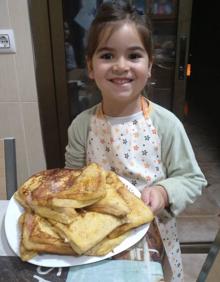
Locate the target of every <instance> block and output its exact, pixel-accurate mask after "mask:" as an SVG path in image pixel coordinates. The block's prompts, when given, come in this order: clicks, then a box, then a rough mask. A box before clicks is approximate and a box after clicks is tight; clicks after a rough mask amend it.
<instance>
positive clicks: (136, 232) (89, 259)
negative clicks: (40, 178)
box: [5, 177, 149, 267]
mask: <svg viewBox="0 0 220 282" xmlns="http://www.w3.org/2000/svg"><path fill="white" fill-rule="evenodd" d="M120 179H121V181H123V183H124V184H125V185H126V186H127V188H128V190H129V191H131V192H133V193H134V194H135V195H136V196H138V197H140V192H139V191H138V190H137V189H136V188H135V187H134V186H133V185H132V184H131V183H130V182H128V181H127V180H126V179H124V178H122V177H120ZM23 211H24V209H23V207H22V206H20V205H19V204H18V202H17V201H16V200H15V198H14V197H12V198H11V200H10V201H9V205H8V208H7V211H6V215H5V232H6V237H7V240H8V243H9V245H10V247H11V248H12V250H13V251H14V252H15V253H16V254H17V255H18V256H19V245H20V237H21V232H20V228H19V225H18V219H19V217H20V215H21V214H22V213H23ZM148 228H149V224H144V225H142V226H139V227H137V228H135V229H133V230H132V231H131V234H130V236H129V237H127V238H126V239H125V240H124V241H123V242H122V243H121V244H120V245H118V246H117V247H115V248H114V250H113V251H111V252H110V253H108V254H107V255H105V256H101V257H95V256H79V257H74V256H62V255H50V254H42V255H37V256H36V257H34V258H33V259H30V260H29V261H28V262H29V263H32V264H35V265H39V266H44V267H69V266H74V265H82V264H88V263H93V262H96V261H100V260H104V259H106V258H110V257H112V256H114V255H117V254H119V253H121V252H123V251H125V250H126V249H128V248H130V247H131V246H133V245H134V244H136V243H137V242H138V241H139V240H140V239H141V238H142V237H143V236H144V235H145V234H146V232H147V230H148Z"/></svg>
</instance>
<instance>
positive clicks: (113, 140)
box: [86, 98, 183, 282]
mask: <svg viewBox="0 0 220 282" xmlns="http://www.w3.org/2000/svg"><path fill="white" fill-rule="evenodd" d="M148 116H149V106H148V103H147V101H146V100H145V99H144V98H143V99H142V112H140V113H137V114H134V115H131V116H129V117H116V118H112V117H106V116H104V115H103V113H102V107H101V105H99V106H98V108H97V111H96V114H95V115H94V116H92V119H91V124H90V129H89V134H88V140H87V156H86V158H87V160H86V161H87V164H89V163H91V162H96V163H98V164H100V165H101V166H102V167H103V168H105V169H106V170H112V171H114V172H115V173H117V174H118V175H120V176H122V177H124V178H126V179H127V180H128V181H129V182H130V183H132V184H133V185H134V186H135V187H136V188H137V189H138V190H139V191H140V192H141V191H142V190H143V188H144V187H146V186H147V187H150V186H152V185H154V184H156V183H157V182H158V181H159V180H161V179H164V178H165V174H164V172H163V169H162V165H161V144H160V138H159V136H158V134H157V130H156V128H155V127H154V126H153V124H152V121H151V119H150V118H149V117H148ZM156 220H157V223H158V228H159V230H160V233H161V237H162V239H163V242H164V247H165V250H166V252H167V255H168V258H169V261H170V265H171V266H172V271H173V280H172V281H175V282H179V281H183V271H182V262H181V253H180V245H179V241H178V238H177V230H176V222H175V219H174V218H172V219H171V220H169V221H166V222H162V221H161V220H159V219H156Z"/></svg>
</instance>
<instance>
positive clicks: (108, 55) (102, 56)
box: [101, 53, 113, 60]
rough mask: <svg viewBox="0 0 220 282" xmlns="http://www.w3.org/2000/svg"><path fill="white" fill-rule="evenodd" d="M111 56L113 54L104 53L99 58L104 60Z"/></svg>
mask: <svg viewBox="0 0 220 282" xmlns="http://www.w3.org/2000/svg"><path fill="white" fill-rule="evenodd" d="M112 58H113V55H112V54H111V53H105V54H102V55H101V59H104V60H111V59H112Z"/></svg>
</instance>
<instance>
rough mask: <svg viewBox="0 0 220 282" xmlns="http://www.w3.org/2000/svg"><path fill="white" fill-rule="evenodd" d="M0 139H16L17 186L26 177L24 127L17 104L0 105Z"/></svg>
mask: <svg viewBox="0 0 220 282" xmlns="http://www.w3.org/2000/svg"><path fill="white" fill-rule="evenodd" d="M0 121H4V122H1V126H0V138H4V137H14V138H15V139H16V159H17V176H18V184H21V183H22V182H23V181H24V180H25V179H26V178H27V177H28V176H29V173H28V162H27V150H26V141H25V135H24V126H23V121H22V114H21V110H20V105H19V103H0Z"/></svg>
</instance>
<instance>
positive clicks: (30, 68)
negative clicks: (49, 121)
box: [0, 0, 46, 185]
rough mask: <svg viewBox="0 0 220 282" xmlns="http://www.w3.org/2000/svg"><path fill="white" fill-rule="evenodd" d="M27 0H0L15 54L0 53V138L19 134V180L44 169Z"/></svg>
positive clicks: (0, 22) (1, 23)
mask: <svg viewBox="0 0 220 282" xmlns="http://www.w3.org/2000/svg"><path fill="white" fill-rule="evenodd" d="M27 2H28V0H19V1H15V0H1V1H0V29H13V30H14V35H15V44H16V54H0V138H2V137H8V136H9V137H15V138H16V157H17V174H18V184H19V185H20V184H21V183H22V182H23V181H24V180H25V179H26V178H27V177H29V176H30V175H32V174H33V173H35V172H37V171H39V170H42V169H45V167H46V162H45V155H44V150H43V143H42V134H41V127H40V119H39V107H38V99H37V90H36V80H35V73H34V58H33V49H32V40H31V31H30V22H29V14H28V3H27Z"/></svg>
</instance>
